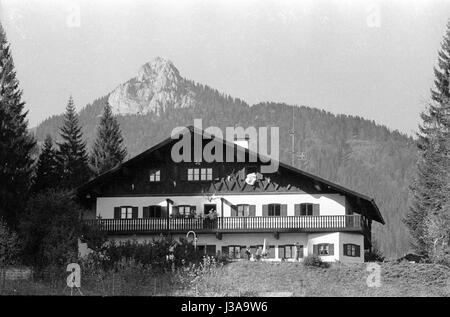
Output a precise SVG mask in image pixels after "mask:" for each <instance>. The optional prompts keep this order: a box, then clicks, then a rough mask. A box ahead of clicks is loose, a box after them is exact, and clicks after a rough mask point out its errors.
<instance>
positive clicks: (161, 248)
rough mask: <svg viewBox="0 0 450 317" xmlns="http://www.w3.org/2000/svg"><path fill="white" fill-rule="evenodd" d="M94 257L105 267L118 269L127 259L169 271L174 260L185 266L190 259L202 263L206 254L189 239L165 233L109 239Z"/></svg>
mask: <svg viewBox="0 0 450 317" xmlns="http://www.w3.org/2000/svg"><path fill="white" fill-rule="evenodd" d="M169 255H170V256H171V258H170V259H169V258H168V256H169ZM90 260H91V261H95V262H96V263H97V264H98V265H100V266H101V267H102V268H103V269H105V270H109V269H115V270H117V269H118V267H117V265H118V263H120V262H121V261H124V260H125V261H135V262H136V263H137V264H141V265H144V266H151V267H152V268H153V269H159V270H166V271H167V270H171V269H172V264H173V265H174V267H181V266H183V265H184V264H186V263H199V262H200V261H201V260H202V254H200V253H199V252H196V251H195V249H194V246H193V244H192V243H191V242H188V241H187V240H186V239H180V240H173V239H170V238H164V237H161V238H159V239H154V240H153V241H147V242H143V243H138V242H137V241H136V240H133V241H130V240H128V241H125V242H121V243H117V242H115V241H109V242H108V243H107V244H104V245H103V246H102V247H101V248H100V250H98V251H97V252H94V253H93V254H92V256H91V258H90Z"/></svg>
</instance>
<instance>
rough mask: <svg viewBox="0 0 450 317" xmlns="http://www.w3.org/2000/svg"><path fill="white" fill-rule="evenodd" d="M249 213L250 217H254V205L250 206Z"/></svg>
mask: <svg viewBox="0 0 450 317" xmlns="http://www.w3.org/2000/svg"><path fill="white" fill-rule="evenodd" d="M248 208H249V211H250V212H249V213H250V215H249V216H250V217H256V206H255V205H250V206H249V207H248Z"/></svg>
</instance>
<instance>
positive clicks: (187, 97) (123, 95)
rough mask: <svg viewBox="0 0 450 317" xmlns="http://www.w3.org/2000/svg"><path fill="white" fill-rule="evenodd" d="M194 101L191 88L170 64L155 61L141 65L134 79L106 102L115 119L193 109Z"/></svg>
mask: <svg viewBox="0 0 450 317" xmlns="http://www.w3.org/2000/svg"><path fill="white" fill-rule="evenodd" d="M194 97H195V92H194V89H193V87H192V84H191V83H190V82H189V81H187V80H186V79H184V78H183V77H181V76H180V73H179V71H178V69H177V68H176V67H175V66H174V65H173V63H172V62H171V61H169V60H167V59H165V58H161V57H157V58H155V59H154V60H153V61H151V62H149V63H146V64H144V65H143V66H142V67H141V68H140V69H139V71H138V73H137V75H136V76H135V77H133V78H131V79H130V80H128V81H127V82H125V83H123V84H121V85H119V86H118V87H117V88H116V89H114V90H113V91H112V92H111V93H110V94H109V98H108V101H109V104H110V105H111V108H112V111H113V113H114V114H117V115H127V114H148V113H154V114H156V115H159V114H160V113H162V112H164V111H165V110H166V109H168V108H174V109H176V108H189V107H192V106H193V105H194V102H195V98H194Z"/></svg>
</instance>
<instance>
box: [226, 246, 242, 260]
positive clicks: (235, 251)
mask: <svg viewBox="0 0 450 317" xmlns="http://www.w3.org/2000/svg"><path fill="white" fill-rule="evenodd" d="M244 251H245V246H240V245H230V246H228V257H229V258H231V259H240V258H242V257H243V254H244Z"/></svg>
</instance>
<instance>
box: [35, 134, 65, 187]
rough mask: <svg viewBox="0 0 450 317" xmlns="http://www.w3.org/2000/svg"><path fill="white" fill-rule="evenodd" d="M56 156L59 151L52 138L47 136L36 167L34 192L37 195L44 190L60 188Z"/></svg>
mask: <svg viewBox="0 0 450 317" xmlns="http://www.w3.org/2000/svg"><path fill="white" fill-rule="evenodd" d="M56 155H57V151H56V149H55V148H54V147H53V140H52V137H51V136H50V135H47V137H46V138H45V142H44V145H43V147H42V151H41V154H40V155H39V159H38V162H37V166H36V176H35V179H34V183H33V187H32V190H33V192H35V193H37V192H40V191H42V190H44V189H48V188H57V187H58V186H60V183H59V182H60V175H59V173H58V172H59V169H58V161H57V156H56Z"/></svg>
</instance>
